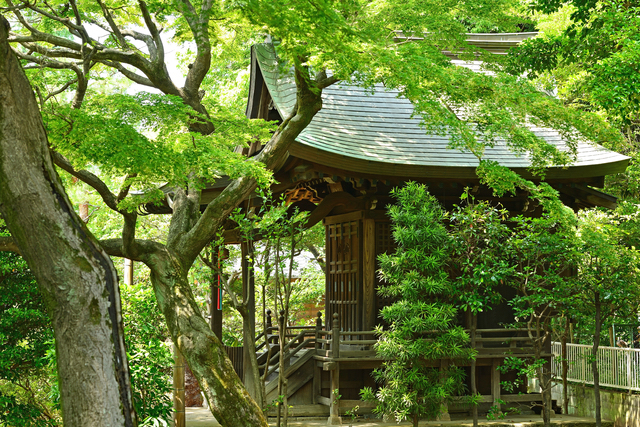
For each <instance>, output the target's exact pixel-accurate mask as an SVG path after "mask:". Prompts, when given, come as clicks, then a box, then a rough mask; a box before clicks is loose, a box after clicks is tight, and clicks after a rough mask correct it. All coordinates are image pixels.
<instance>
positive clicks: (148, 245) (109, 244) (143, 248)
mask: <svg viewBox="0 0 640 427" xmlns="http://www.w3.org/2000/svg"><path fill="white" fill-rule="evenodd" d="M133 243H134V244H135V246H136V248H137V250H136V254H135V255H136V256H135V257H133V258H132V257H130V256H129V255H127V254H125V251H124V242H123V241H122V239H105V240H100V246H102V248H103V249H104V251H105V252H106V253H107V254H109V255H111V256H115V257H119V258H129V259H132V260H134V261H139V262H147V261H149V256H150V255H153V254H156V253H158V252H163V251H166V249H167V248H166V247H165V246H164V245H163V244H161V243H158V242H154V241H153V240H141V239H136V240H135V241H134V242H133Z"/></svg>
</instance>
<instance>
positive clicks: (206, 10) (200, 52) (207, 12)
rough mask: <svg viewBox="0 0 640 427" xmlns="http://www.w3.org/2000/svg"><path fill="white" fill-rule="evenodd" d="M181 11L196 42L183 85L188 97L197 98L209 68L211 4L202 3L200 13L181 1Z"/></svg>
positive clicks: (187, 0)
mask: <svg viewBox="0 0 640 427" xmlns="http://www.w3.org/2000/svg"><path fill="white" fill-rule="evenodd" d="M179 3H180V4H182V7H181V9H182V10H181V11H182V14H183V16H184V18H185V19H186V21H187V24H188V25H189V28H190V29H191V33H192V34H193V39H194V41H195V42H196V47H197V52H196V59H195V61H194V62H193V64H191V65H190V66H189V72H188V73H187V78H186V80H185V83H184V90H185V92H187V94H188V96H189V97H197V95H198V90H199V89H200V85H201V84H202V81H203V80H204V77H205V76H206V75H207V72H208V71H209V68H210V67H211V41H210V39H209V18H210V16H211V6H212V4H211V2H210V1H207V2H203V4H202V8H201V13H200V14H198V12H197V11H196V10H195V8H194V7H193V5H192V4H191V2H190V1H189V0H181V1H180V2H179Z"/></svg>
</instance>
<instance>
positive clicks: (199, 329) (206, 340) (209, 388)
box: [146, 249, 268, 427]
mask: <svg viewBox="0 0 640 427" xmlns="http://www.w3.org/2000/svg"><path fill="white" fill-rule="evenodd" d="M146 263H147V265H148V266H149V268H150V270H151V283H152V284H153V289H154V291H155V294H156V299H157V300H158V305H159V306H160V310H161V311H162V313H163V314H164V317H165V319H166V321H167V326H168V328H169V332H170V333H171V336H172V338H173V342H174V343H175V344H176V345H177V347H178V350H180V352H182V354H183V355H184V357H185V359H186V360H187V363H188V364H189V367H190V368H191V370H192V371H193V373H194V375H195V376H196V378H198V381H199V383H200V387H201V388H202V391H203V392H204V394H205V398H206V399H207V402H208V403H209V408H210V409H211V413H212V414H213V416H214V417H215V418H216V420H218V422H219V423H220V424H221V425H222V426H225V427H257V426H263V427H267V426H268V424H267V421H266V419H265V417H264V414H263V413H262V410H261V409H260V407H259V406H258V405H257V404H256V402H255V401H254V400H253V399H252V398H251V396H249V393H248V392H247V390H246V389H245V388H244V386H243V385H242V382H241V381H240V378H238V375H237V374H236V373H235V371H234V369H233V365H232V364H231V361H230V360H229V358H228V357H227V354H226V352H225V351H224V348H223V347H222V343H221V342H220V340H219V339H218V337H217V336H216V335H215V334H214V333H213V332H212V331H211V328H209V325H208V324H207V321H206V320H205V319H204V318H203V317H202V314H201V313H200V308H199V307H198V305H197V303H196V300H195V298H194V295H193V293H192V290H191V286H190V285H189V282H188V280H187V274H188V270H189V269H188V268H184V267H182V266H181V263H180V261H179V260H178V259H176V258H175V257H173V256H172V254H171V253H170V252H169V251H168V250H166V249H165V251H164V252H160V253H155V254H153V255H151V256H149V258H148V259H147V260H146Z"/></svg>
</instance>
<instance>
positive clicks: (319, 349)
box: [256, 312, 531, 361]
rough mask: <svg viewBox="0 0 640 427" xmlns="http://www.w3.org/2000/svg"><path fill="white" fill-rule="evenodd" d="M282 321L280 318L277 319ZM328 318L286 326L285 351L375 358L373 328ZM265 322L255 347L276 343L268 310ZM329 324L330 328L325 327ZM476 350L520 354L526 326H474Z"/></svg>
mask: <svg viewBox="0 0 640 427" xmlns="http://www.w3.org/2000/svg"><path fill="white" fill-rule="evenodd" d="M279 320H280V319H279ZM283 320H284V319H282V320H281V321H283ZM331 320H332V321H331V322H330V323H328V324H325V325H323V322H322V313H320V312H318V316H317V318H316V320H315V325H313V326H305V325H302V326H286V333H285V335H284V337H285V340H286V345H285V348H286V349H287V351H289V349H291V348H293V349H296V348H299V349H302V348H313V349H314V351H315V356H316V359H318V360H324V361H330V360H335V359H351V358H369V359H375V358H376V354H375V349H374V347H373V346H374V344H376V343H377V342H378V340H377V337H376V331H341V330H340V321H339V318H338V314H337V313H334V314H333V316H332V319H331ZM267 325H268V327H267V330H266V331H265V332H266V335H267V336H268V340H267V339H265V338H264V337H265V334H264V333H262V334H260V335H258V337H257V338H256V340H257V341H258V340H261V341H262V342H261V343H260V345H258V343H256V349H257V350H261V349H263V348H264V347H265V345H266V342H267V341H269V343H272V344H277V343H278V339H279V338H278V337H279V334H278V330H279V326H278V325H275V326H273V325H272V323H271V315H270V312H268V317H267ZM329 325H330V326H331V327H330V328H327V327H328V326H329ZM283 327H285V326H283ZM434 333H438V331H426V332H424V333H423V334H424V335H429V334H434ZM295 341H297V346H295V345H294V344H293V343H294V342H295ZM303 343H304V345H303ZM476 349H477V350H478V356H477V357H478V358H492V357H506V356H519V357H524V356H527V355H528V354H529V353H530V352H531V339H530V338H529V336H528V333H527V329H524V328H505V329H500V328H494V329H477V330H476ZM275 350H276V352H275V353H274V354H273V355H272V358H271V360H277V358H278V357H279V354H278V351H279V350H278V349H275ZM291 351H293V350H291ZM296 352H297V350H296ZM285 357H287V359H289V358H290V357H292V355H286V354H285Z"/></svg>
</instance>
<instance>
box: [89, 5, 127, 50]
mask: <svg viewBox="0 0 640 427" xmlns="http://www.w3.org/2000/svg"><path fill="white" fill-rule="evenodd" d="M97 2H98V4H99V5H100V8H101V9H102V15H103V16H104V19H106V20H107V23H108V24H109V27H111V30H112V31H110V32H111V33H112V34H113V35H114V36H115V39H116V40H117V41H118V43H120V46H122V48H123V49H127V46H128V45H127V41H126V40H125V38H124V36H123V35H122V33H121V32H120V28H118V26H117V25H116V22H115V21H114V20H113V16H112V15H111V12H109V9H107V6H105V4H104V2H102V1H101V0H97ZM94 24H96V25H100V24H98V23H95V22H94ZM100 27H102V29H104V30H106V28H105V27H103V26H102V25H100Z"/></svg>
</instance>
